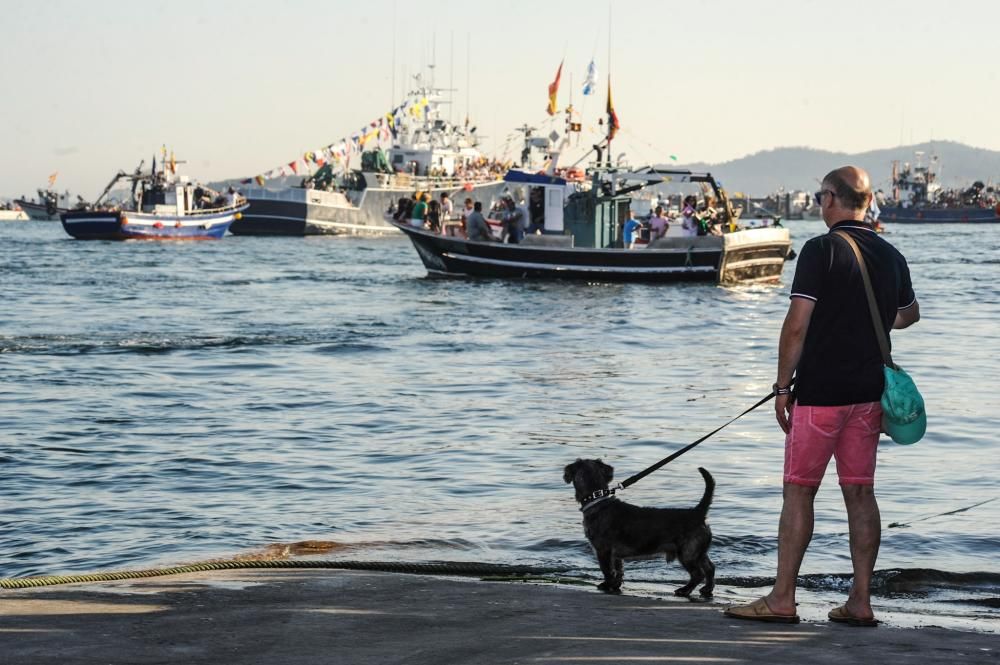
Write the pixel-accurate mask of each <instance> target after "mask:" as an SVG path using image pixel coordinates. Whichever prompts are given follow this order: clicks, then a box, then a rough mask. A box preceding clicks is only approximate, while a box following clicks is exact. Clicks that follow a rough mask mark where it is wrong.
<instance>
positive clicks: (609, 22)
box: [607, 0, 611, 167]
mask: <svg viewBox="0 0 1000 665" xmlns="http://www.w3.org/2000/svg"><path fill="white" fill-rule="evenodd" d="M610 104H611V0H608V105H609V106H610ZM607 122H608V162H607V163H608V166H609V167H610V166H611V118H610V116H609V117H608V118H607Z"/></svg>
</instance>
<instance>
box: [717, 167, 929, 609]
mask: <svg viewBox="0 0 1000 665" xmlns="http://www.w3.org/2000/svg"><path fill="white" fill-rule="evenodd" d="M871 196H872V193H871V184H870V181H869V178H868V174H867V173H865V172H864V171H863V170H862V169H860V168H857V167H853V166H845V167H843V168H839V169H837V170H835V171H831V172H830V173H829V174H827V176H826V178H824V179H823V184H822V187H821V189H820V191H819V192H817V194H816V201H817V203H818V204H819V205H820V207H821V209H822V212H823V221H824V222H826V225H827V227H828V228H829V229H830V232H829V233H827V234H825V235H822V236H818V237H816V238H813V239H811V240H809V241H808V242H807V243H806V244H805V245H804V246H803V247H802V252H801V253H800V254H799V259H798V264H797V265H796V268H795V278H794V280H793V282H792V293H791V303H790V305H789V307H788V313H787V314H786V316H785V322H784V325H782V328H781V338H780V340H779V342H778V375H777V382H776V383H775V384H774V392H775V412H776V415H777V419H778V424H779V425H781V429H782V430H783V431H784V432H785V434H786V437H785V468H784V503H783V506H782V509H781V521H780V522H779V525H778V573H777V576H776V578H775V582H774V588H773V589H772V590H771V592H770V593H769V594H767V595H766V596H764V597H763V598H761V599H759V600H757V601H755V602H753V603H750V604H749V605H742V606H736V607H730V608H728V609H726V611H725V614H726V615H727V616H730V617H734V618H739V619H751V620H756V621H770V622H781V623H798V621H799V617H798V615H797V614H796V611H795V584H796V578H797V576H798V573H799V566H800V565H801V563H802V558H803V556H804V555H805V552H806V548H807V547H808V546H809V541H810V540H811V539H812V532H813V499H814V498H815V496H816V491H817V490H818V489H819V485H820V482H821V481H822V479H823V475H824V473H825V471H826V467H827V464H828V463H829V461H830V458H831V457H833V458H835V459H836V461H837V475H838V477H839V479H840V487H841V492H842V493H843V496H844V503H845V505H846V507H847V521H848V528H849V531H850V550H851V561H852V563H853V568H854V580H853V583H852V585H851V590H850V593H849V595H848V597H847V602H846V603H845V604H844V605H843V606H841V607H837V608H835V609H833V610H831V611H830V613H829V615H828V616H829V619H830V620H831V621H836V622H840V623H848V624H851V625H855V626H874V625H877V623H878V622H877V620H876V619H875V616H874V613H873V612H872V607H871V597H870V583H871V577H872V573H873V571H874V570H875V559H876V557H877V556H878V549H879V544H880V542H881V521H880V516H879V510H878V503H877V502H876V500H875V492H874V484H875V454H876V448H877V445H878V438H879V433H880V429H881V419H882V408H881V405H880V403H879V400H880V398H881V395H882V389H883V381H884V378H883V374H882V354H881V352H880V350H879V346H878V340H877V339H876V337H875V331H874V330H873V326H872V321H871V316H870V314H869V308H868V299H867V295H866V293H865V287H864V283H863V281H862V277H861V270H860V267H859V265H858V261H857V259H856V257H855V255H854V252H853V250H852V249H851V247H850V245H849V244H848V242H847V241H846V240H844V239H843V238H841V237H839V233H846V234H848V235H849V236H850V237H851V238H852V239H853V240H854V241H855V242H856V243H857V245H858V246H859V248H860V250H861V254H862V256H863V257H864V260H865V264H866V265H867V268H868V272H869V274H870V275H871V282H872V286H873V287H874V291H875V295H876V301H877V302H878V309H879V313H880V315H881V316H880V318H881V319H882V320H881V321H879V322H878V324H879V325H881V326H883V327H884V328H885V329H886V330H887V331H888V330H889V329H890V328H897V329H898V328H906V327H908V326H910V325H912V324H914V323H916V322H917V321H918V320H920V306H919V305H918V304H917V299H916V296H915V295H914V293H913V288H912V286H911V283H910V271H909V268H908V267H907V265H906V260H905V259H904V258H903V255H902V254H900V253H899V251H897V250H896V248H894V247H893V246H892V245H890V244H889V243H887V242H886V241H884V240H883V239H882V238H881V237H880V236H879V235H878V234H877V233H875V232H874V229H873V228H872V226H871V225H870V224H868V223H866V222H865V221H864V219H865V212H866V211H867V209H868V204H869V202H870V200H871ZM887 334H888V332H887ZM793 374H794V375H795V389H794V392H793V390H792V388H791V385H792V375H793Z"/></svg>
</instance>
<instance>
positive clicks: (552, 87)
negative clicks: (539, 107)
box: [545, 61, 563, 115]
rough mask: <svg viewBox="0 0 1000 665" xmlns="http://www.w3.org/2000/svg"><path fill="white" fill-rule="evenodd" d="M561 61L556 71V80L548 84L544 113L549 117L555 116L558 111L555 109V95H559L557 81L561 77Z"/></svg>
mask: <svg viewBox="0 0 1000 665" xmlns="http://www.w3.org/2000/svg"><path fill="white" fill-rule="evenodd" d="M562 68H563V61H560V62H559V69H557V70H556V80H555V81H553V82H552V83H550V84H549V106H548V108H547V109H545V111H546V112H547V113H548V114H549V115H555V114H556V111H558V110H559V109H558V108H557V107H556V95H558V94H559V79H560V77H562Z"/></svg>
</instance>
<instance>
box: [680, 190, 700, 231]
mask: <svg viewBox="0 0 1000 665" xmlns="http://www.w3.org/2000/svg"><path fill="white" fill-rule="evenodd" d="M697 203H698V200H697V199H696V198H695V197H694V196H685V197H684V204H683V207H682V208H681V229H683V230H684V236H685V237H688V238H692V237H694V236H696V235H698V226H699V224H698V214H697V212H696V211H695V206H696V205H697Z"/></svg>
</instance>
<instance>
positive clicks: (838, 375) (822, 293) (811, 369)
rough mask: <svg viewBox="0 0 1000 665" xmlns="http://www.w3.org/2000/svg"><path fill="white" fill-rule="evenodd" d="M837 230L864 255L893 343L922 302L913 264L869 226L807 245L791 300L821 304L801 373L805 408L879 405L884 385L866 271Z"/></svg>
mask: <svg viewBox="0 0 1000 665" xmlns="http://www.w3.org/2000/svg"><path fill="white" fill-rule="evenodd" d="M835 230H836V231H844V232H846V233H848V234H850V236H851V237H852V238H853V239H854V241H855V242H856V243H857V244H858V248H859V249H860V250H861V255H862V256H863V257H864V259H865V264H866V265H867V267H868V274H869V276H870V277H871V282H872V289H873V290H874V291H875V300H876V302H877V303H878V309H879V314H880V315H881V318H882V320H881V321H880V323H881V325H882V326H883V327H884V329H885V331H886V337H887V338H888V336H889V331H890V330H891V329H892V323H893V321H894V320H895V318H896V312H897V311H898V310H900V309H906V308H907V307H912V306H913V304H914V303H915V302H916V296H915V295H914V293H913V285H912V284H911V282H910V269H909V267H908V266H907V265H906V259H905V258H903V255H902V254H900V253H899V250H897V249H896V248H895V247H893V246H892V245H890V244H889V243H888V242H886V241H885V240H883V239H882V237H881V236H879V234H877V233H876V232H875V231H874V230H873V229H872V228H871V227H870V226H869V225H867V224H865V223H864V222H856V221H851V220H848V221H844V222H838V223H837V224H835V225H834V226H833V228H831V229H830V231H829V232H828V233H826V234H825V235H821V236H817V237H815V238H812V239H810V240H809V241H808V242H806V244H805V245H804V246H803V247H802V251H801V252H799V256H798V260H797V262H796V266H795V278H794V279H793V280H792V293H791V297H792V298H808V299H810V300H812V301H814V302H815V303H816V306H815V309H813V314H812V318H811V319H810V321H809V329H808V331H807V332H806V339H805V344H804V346H803V349H802V358H801V359H800V360H799V365H798V367H797V368H796V371H795V376H796V378H795V399H796V402H797V403H798V404H802V405H804V406H843V405H846V404H861V403H864V402H877V401H879V399H881V397H882V389H883V381H884V380H885V379H884V377H883V374H882V352H881V351H880V350H879V346H878V339H877V338H876V337H875V330H874V328H873V326H872V321H871V314H870V313H869V310H868V298H867V296H866V295H865V285H864V282H863V280H862V278H861V269H860V267H859V266H858V261H857V259H856V258H855V256H854V251H853V250H852V249H851V246H850V245H848V244H847V241H845V240H844V239H843V238H840V237H837V236H835V235H833V231H835ZM889 344H890V348H891V344H892V342H891V340H890V342H889Z"/></svg>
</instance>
